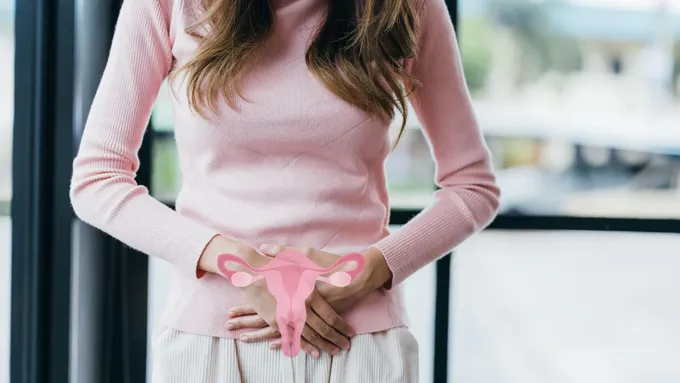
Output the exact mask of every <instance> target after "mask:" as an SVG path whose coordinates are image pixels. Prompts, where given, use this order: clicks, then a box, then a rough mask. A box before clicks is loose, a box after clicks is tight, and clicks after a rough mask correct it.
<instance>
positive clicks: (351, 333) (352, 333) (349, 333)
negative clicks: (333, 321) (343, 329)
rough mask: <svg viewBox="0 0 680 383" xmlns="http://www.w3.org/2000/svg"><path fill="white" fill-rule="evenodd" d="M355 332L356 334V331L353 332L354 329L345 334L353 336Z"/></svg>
mask: <svg viewBox="0 0 680 383" xmlns="http://www.w3.org/2000/svg"><path fill="white" fill-rule="evenodd" d="M356 334H357V333H356V332H354V330H349V332H348V333H347V335H348V336H350V337H352V336H354V335H356Z"/></svg>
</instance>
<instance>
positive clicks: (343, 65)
mask: <svg viewBox="0 0 680 383" xmlns="http://www.w3.org/2000/svg"><path fill="white" fill-rule="evenodd" d="M199 1H200V7H199V9H201V16H200V17H199V18H197V19H196V22H195V23H193V24H192V25H190V26H189V27H188V29H187V32H188V33H189V34H190V35H192V36H194V37H195V38H198V39H199V40H200V43H199V48H198V53H197V54H196V55H195V56H194V57H193V58H192V59H191V60H190V61H189V62H187V63H186V64H185V65H184V66H182V67H181V68H179V69H178V70H176V71H174V72H173V75H176V74H178V73H180V72H186V75H187V77H186V79H187V81H188V82H187V96H188V98H189V102H190V104H191V106H192V108H193V109H194V110H196V111H197V112H198V113H199V114H201V115H204V114H203V112H204V111H205V107H207V108H208V109H210V110H212V111H216V110H217V104H218V100H219V99H220V96H222V97H223V99H224V100H225V101H226V102H227V104H228V105H229V106H230V107H232V108H235V103H234V96H238V97H242V95H241V93H240V92H239V87H240V85H241V82H242V80H243V78H244V77H245V75H246V74H247V72H248V70H249V69H250V68H251V67H252V66H253V63H255V62H257V60H258V58H259V57H260V54H261V53H262V50H263V47H264V45H265V43H266V41H267V38H268V37H269V36H270V34H271V32H272V30H273V23H274V9H273V8H272V6H271V3H270V0H199ZM328 3H329V4H328V8H327V13H326V18H325V21H324V23H323V24H322V25H321V26H320V28H319V29H318V32H317V35H316V36H315V38H314V40H313V41H312V43H311V45H310V47H309V48H308V50H307V52H306V57H305V59H306V64H307V67H308V68H309V70H310V71H311V72H312V73H313V74H314V76H316V78H317V79H318V80H319V81H321V83H323V84H324V85H325V86H326V87H327V88H328V89H329V90H330V91H331V92H333V93H334V94H335V95H336V96H338V97H339V98H341V99H342V100H344V101H346V102H348V103H349V104H352V105H354V106H356V107H358V108H360V109H362V110H364V111H365V112H367V113H368V114H369V115H371V116H373V117H378V118H387V119H390V120H391V119H392V118H394V115H395V108H396V109H397V110H399V112H400V113H401V114H402V116H403V122H402V125H401V130H400V131H399V135H398V137H397V141H399V138H401V135H402V133H403V131H404V128H405V126H406V118H407V106H406V97H407V95H408V92H410V89H409V90H407V89H406V84H410V85H415V81H413V80H414V79H413V78H412V77H411V76H410V75H409V74H408V73H407V71H406V69H405V68H404V61H405V59H407V58H409V57H413V56H414V55H415V49H416V29H417V17H416V11H417V10H416V5H415V1H414V0H389V1H383V0H330V1H329V2H328ZM206 27H207V29H208V30H210V33H207V34H201V33H199V30H201V29H204V28H206ZM242 98H243V97H242Z"/></svg>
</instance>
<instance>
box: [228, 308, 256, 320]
mask: <svg viewBox="0 0 680 383" xmlns="http://www.w3.org/2000/svg"><path fill="white" fill-rule="evenodd" d="M256 314H257V312H255V309H253V308H252V306H250V305H241V306H235V307H232V308H230V309H229V311H227V317H229V318H236V317H240V316H244V315H256Z"/></svg>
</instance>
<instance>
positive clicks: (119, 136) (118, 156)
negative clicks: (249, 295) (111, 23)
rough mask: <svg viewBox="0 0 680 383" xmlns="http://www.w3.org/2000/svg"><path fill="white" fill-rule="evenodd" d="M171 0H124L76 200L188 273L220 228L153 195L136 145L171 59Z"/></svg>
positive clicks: (76, 166)
mask: <svg viewBox="0 0 680 383" xmlns="http://www.w3.org/2000/svg"><path fill="white" fill-rule="evenodd" d="M168 1H169V0H125V1H124V2H123V5H122V8H121V10H120V14H119V19H118V22H117V24H116V30H115V33H114V37H113V42H112V46H111V51H110V55H109V60H108V62H107V65H106V68H105V70H104V74H103V77H102V79H101V82H100V85H99V88H98V90H97V93H96V95H95V98H94V100H93V103H92V107H91V109H90V113H89V116H88V119H87V122H86V125H85V130H84V132H83V137H82V140H81V143H80V147H79V150H78V155H77V156H76V158H75V160H74V163H73V176H72V179H71V189H70V196H71V204H72V205H73V209H74V211H75V212H76V214H77V216H78V217H79V218H80V219H82V220H83V221H85V222H87V223H89V224H90V225H92V226H95V227H97V228H99V229H100V230H102V231H104V232H106V233H108V234H109V235H111V236H112V237H114V238H116V239H118V240H120V241H121V242H123V243H125V244H126V245H128V246H130V247H132V248H134V249H137V250H139V251H141V252H143V253H146V254H149V255H152V256H156V257H159V258H162V259H164V260H166V261H168V262H170V263H172V264H173V265H175V266H176V267H177V268H179V269H180V270H181V271H182V272H186V273H191V274H197V263H198V259H199V257H200V255H201V253H202V252H203V249H204V248H205V246H206V245H207V244H208V243H209V242H210V240H211V239H212V238H213V237H214V236H216V235H217V234H218V231H216V230H214V229H213V228H210V227H206V226H204V225H202V224H200V223H198V222H196V221H194V220H192V219H190V218H188V217H185V216H182V215H181V214H179V213H177V212H175V211H174V210H172V209H171V208H169V207H167V206H165V205H164V204H163V203H161V202H159V201H157V200H156V199H154V198H153V197H151V196H150V195H149V192H148V190H147V189H146V188H145V187H143V186H140V185H138V184H137V183H136V181H135V176H136V173H137V170H138V169H139V158H138V150H139V147H140V146H141V143H142V138H143V136H144V134H145V130H146V127H147V125H148V122H149V118H150V115H151V111H152V108H153V104H154V102H155V100H156V97H157V95H158V92H159V89H160V86H161V84H162V82H163V81H164V79H165V78H166V77H167V75H168V72H169V70H170V67H171V65H172V52H171V41H170V33H169V30H170V28H169V24H170V14H171V9H170V6H169V5H168V4H167V3H168Z"/></svg>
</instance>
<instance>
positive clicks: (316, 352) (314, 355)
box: [312, 350, 319, 358]
mask: <svg viewBox="0 0 680 383" xmlns="http://www.w3.org/2000/svg"><path fill="white" fill-rule="evenodd" d="M312 356H313V357H315V358H318V357H319V352H318V351H316V350H314V351H312Z"/></svg>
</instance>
